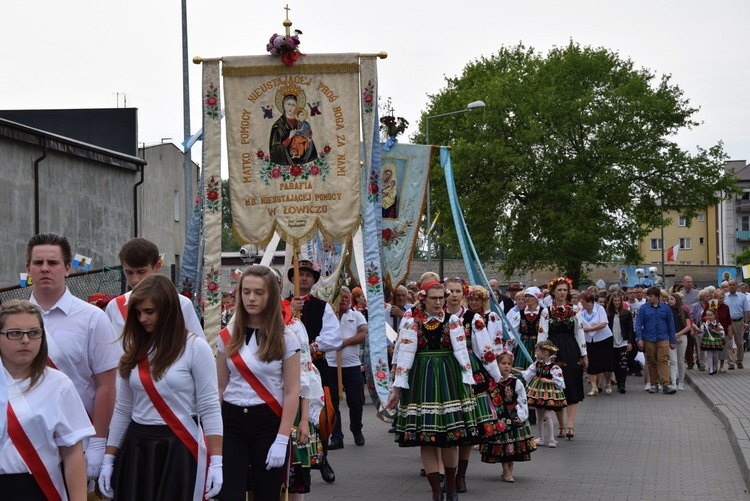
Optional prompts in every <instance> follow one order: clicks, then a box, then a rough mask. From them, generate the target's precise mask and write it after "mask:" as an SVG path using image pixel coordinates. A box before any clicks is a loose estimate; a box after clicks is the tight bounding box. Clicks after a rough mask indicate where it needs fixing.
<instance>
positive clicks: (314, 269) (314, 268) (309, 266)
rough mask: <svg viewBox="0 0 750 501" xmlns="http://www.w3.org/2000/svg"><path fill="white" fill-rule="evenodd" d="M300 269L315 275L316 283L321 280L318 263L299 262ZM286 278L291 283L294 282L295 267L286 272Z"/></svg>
mask: <svg viewBox="0 0 750 501" xmlns="http://www.w3.org/2000/svg"><path fill="white" fill-rule="evenodd" d="M299 269H300V270H307V271H309V272H311V273H312V274H313V276H314V277H315V283H317V282H318V280H320V269H321V268H320V265H319V264H318V263H313V262H312V261H307V260H303V261H300V262H299ZM286 277H287V278H288V279H289V281H290V282H294V267H291V268H289V271H287V272H286Z"/></svg>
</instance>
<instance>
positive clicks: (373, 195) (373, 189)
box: [367, 170, 380, 204]
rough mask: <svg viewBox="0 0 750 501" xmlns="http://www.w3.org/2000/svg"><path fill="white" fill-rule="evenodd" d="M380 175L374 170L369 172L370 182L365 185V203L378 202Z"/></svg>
mask: <svg viewBox="0 0 750 501" xmlns="http://www.w3.org/2000/svg"><path fill="white" fill-rule="evenodd" d="M379 179H380V175H379V174H378V173H377V172H375V171H374V170H371V171H370V180H369V181H368V183H367V201H368V202H369V203H372V204H377V203H379V202H380V187H379V186H378V184H379V183H380V181H379Z"/></svg>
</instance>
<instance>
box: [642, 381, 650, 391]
mask: <svg viewBox="0 0 750 501" xmlns="http://www.w3.org/2000/svg"><path fill="white" fill-rule="evenodd" d="M650 390H651V383H646V387H645V388H643V391H650Z"/></svg>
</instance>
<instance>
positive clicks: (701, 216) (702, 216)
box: [698, 212, 706, 223]
mask: <svg viewBox="0 0 750 501" xmlns="http://www.w3.org/2000/svg"><path fill="white" fill-rule="evenodd" d="M705 219H706V215H705V214H703V213H702V212H701V213H700V214H698V221H699V222H701V223H702V222H703V221H704V220H705Z"/></svg>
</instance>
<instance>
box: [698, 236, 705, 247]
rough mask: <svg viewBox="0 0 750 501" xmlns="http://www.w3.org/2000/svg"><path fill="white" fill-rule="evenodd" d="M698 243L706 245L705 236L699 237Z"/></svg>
mask: <svg viewBox="0 0 750 501" xmlns="http://www.w3.org/2000/svg"><path fill="white" fill-rule="evenodd" d="M698 243H699V244H700V245H704V244H705V242H704V238H703V237H700V238H699V239H698Z"/></svg>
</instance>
